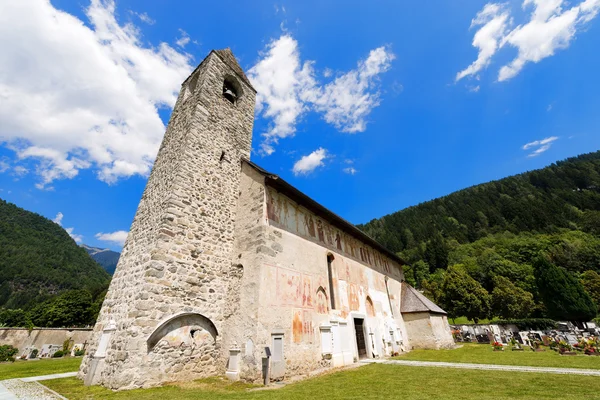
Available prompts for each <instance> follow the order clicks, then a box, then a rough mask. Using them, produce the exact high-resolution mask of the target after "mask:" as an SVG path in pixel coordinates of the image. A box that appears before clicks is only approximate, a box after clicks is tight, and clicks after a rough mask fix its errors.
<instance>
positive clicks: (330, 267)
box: [327, 253, 335, 310]
mask: <svg viewBox="0 0 600 400" xmlns="http://www.w3.org/2000/svg"><path fill="white" fill-rule="evenodd" d="M333 259H334V257H333V254H331V253H329V254H327V278H328V280H329V299H330V300H331V309H332V310H335V295H334V292H333Z"/></svg>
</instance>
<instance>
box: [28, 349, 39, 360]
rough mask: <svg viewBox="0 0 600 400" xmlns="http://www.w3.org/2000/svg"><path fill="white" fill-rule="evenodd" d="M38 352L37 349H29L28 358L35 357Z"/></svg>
mask: <svg viewBox="0 0 600 400" xmlns="http://www.w3.org/2000/svg"><path fill="white" fill-rule="evenodd" d="M38 353H39V350H38V349H33V350H31V354H30V355H29V358H37V356H38Z"/></svg>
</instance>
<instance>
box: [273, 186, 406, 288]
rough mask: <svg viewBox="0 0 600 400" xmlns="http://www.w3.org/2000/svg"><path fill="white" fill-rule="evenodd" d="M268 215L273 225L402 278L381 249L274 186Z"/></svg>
mask: <svg viewBox="0 0 600 400" xmlns="http://www.w3.org/2000/svg"><path fill="white" fill-rule="evenodd" d="M267 216H268V218H269V223H270V224H273V225H274V226H277V227H279V228H282V229H284V230H287V231H288V232H291V233H294V234H297V235H300V236H303V237H305V238H308V239H311V240H314V241H317V242H320V243H322V244H325V245H327V246H330V248H335V249H337V250H339V251H340V252H341V253H343V254H345V255H347V256H350V257H352V258H354V259H356V260H359V261H361V262H363V263H366V264H367V265H370V266H371V267H372V268H373V269H375V270H377V271H379V272H382V273H386V274H389V275H392V276H394V277H396V278H401V275H402V274H401V272H400V270H399V269H398V268H390V266H391V264H390V262H389V261H388V259H387V258H386V257H385V256H383V255H382V254H381V253H380V252H378V251H376V250H374V249H372V248H370V247H369V246H366V245H365V244H363V243H362V242H361V241H359V240H357V239H356V238H355V237H353V236H351V235H348V234H346V233H344V232H342V231H340V230H339V229H337V228H335V227H334V226H332V225H330V224H329V223H328V222H327V221H325V220H322V219H320V218H317V217H316V216H313V215H312V214H311V212H310V211H308V210H305V209H304V208H303V207H302V206H299V205H298V204H296V203H295V202H293V201H292V200H290V199H288V198H287V197H285V196H283V195H281V194H279V193H277V192H275V191H273V190H272V189H270V190H268V199H267ZM340 279H342V278H340ZM346 280H347V279H346ZM356 283H359V282H356Z"/></svg>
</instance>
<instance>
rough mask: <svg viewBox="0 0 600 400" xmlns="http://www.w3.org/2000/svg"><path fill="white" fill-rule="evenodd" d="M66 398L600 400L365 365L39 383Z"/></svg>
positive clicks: (479, 377)
mask: <svg viewBox="0 0 600 400" xmlns="http://www.w3.org/2000/svg"><path fill="white" fill-rule="evenodd" d="M44 384H45V385H46V386H48V387H49V388H51V389H53V390H55V391H57V392H58V393H60V394H62V395H63V396H65V397H67V398H68V399H133V400H135V399H178V400H179V399H182V400H186V399H198V400H200V399H215V398H219V399H291V400H294V399H298V400H299V399H302V400H304V399H317V398H327V399H400V398H401V399H407V400H413V399H427V398H431V399H455V400H456V399H461V400H465V399H467V400H468V399H474V400H481V399H515V398H518V399H530V400H533V399H559V398H560V399H600V391H598V388H599V387H600V378H598V377H588V376H569V375H549V374H538V373H525V372H496V371H476V370H458V369H446V368H426V367H406V366H400V365H389V364H388V365H382V364H371V365H366V366H363V367H360V368H354V369H351V370H347V371H342V372H337V373H331V374H327V375H324V376H321V377H317V378H312V379H308V380H305V381H302V382H298V383H294V384H290V385H287V386H285V387H283V388H281V389H273V390H258V391H257V390H251V389H249V388H248V387H247V386H246V385H243V384H239V383H237V384H230V383H227V382H226V381H224V380H220V379H211V380H200V381H196V382H190V383H187V384H181V385H168V386H165V387H161V388H155V389H140V390H132V391H125V392H111V391H110V390H108V389H104V388H101V387H91V388H90V387H85V386H83V384H82V383H81V381H79V380H77V379H75V378H66V379H56V380H53V381H46V382H44Z"/></svg>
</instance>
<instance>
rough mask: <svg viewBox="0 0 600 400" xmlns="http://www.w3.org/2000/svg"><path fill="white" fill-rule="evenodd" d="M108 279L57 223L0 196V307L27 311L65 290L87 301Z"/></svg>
mask: <svg viewBox="0 0 600 400" xmlns="http://www.w3.org/2000/svg"><path fill="white" fill-rule="evenodd" d="M109 281H110V276H109V275H108V273H106V271H104V270H103V269H102V267H101V266H100V265H98V264H97V263H96V262H95V261H94V260H92V259H91V258H90V256H89V255H88V254H87V253H86V251H85V250H84V249H83V248H81V247H79V246H78V245H77V244H76V243H75V241H73V239H71V237H70V236H69V235H68V234H67V232H66V231H65V230H64V229H63V228H61V227H60V226H59V225H58V224H56V223H54V222H52V221H50V220H49V219H47V218H44V217H42V216H41V215H38V214H35V213H32V212H29V211H26V210H24V209H22V208H19V207H17V206H15V205H14V204H11V203H7V202H6V201H4V200H1V199H0V308H7V309H16V308H22V309H24V310H27V309H30V308H32V307H33V306H35V305H36V304H39V303H42V302H44V301H46V300H51V299H53V298H57V295H59V294H62V293H65V292H66V291H69V290H83V291H84V292H86V293H87V295H89V296H90V301H91V299H92V298H95V297H97V296H98V295H99V294H100V293H101V292H103V291H104V290H105V289H106V287H107V286H108V283H109ZM0 322H1V321H0Z"/></svg>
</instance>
